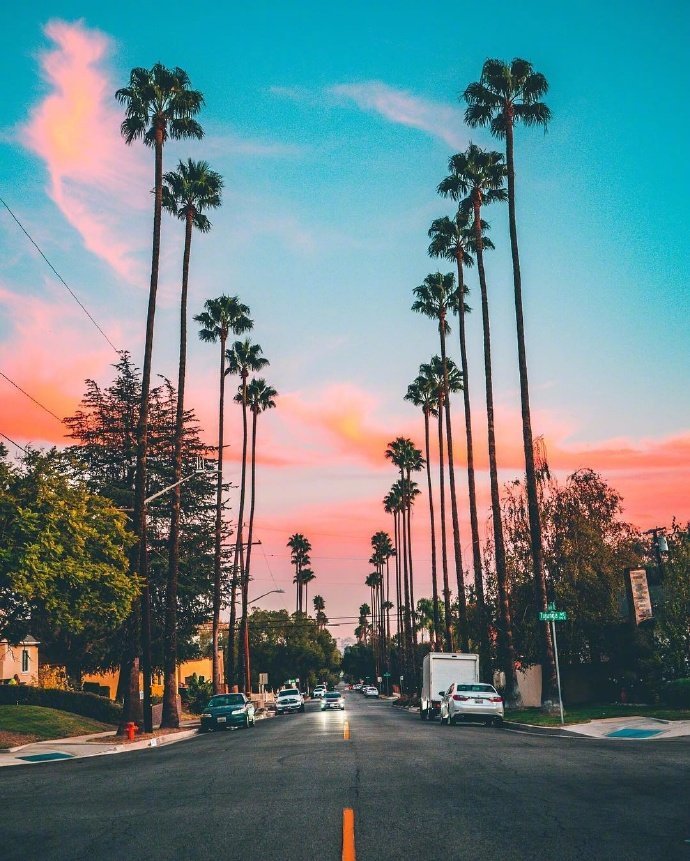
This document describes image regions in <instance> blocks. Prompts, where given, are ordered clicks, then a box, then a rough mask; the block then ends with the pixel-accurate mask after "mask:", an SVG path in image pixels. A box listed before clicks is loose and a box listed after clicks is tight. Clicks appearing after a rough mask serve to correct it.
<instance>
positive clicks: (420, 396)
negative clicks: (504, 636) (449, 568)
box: [405, 368, 441, 650]
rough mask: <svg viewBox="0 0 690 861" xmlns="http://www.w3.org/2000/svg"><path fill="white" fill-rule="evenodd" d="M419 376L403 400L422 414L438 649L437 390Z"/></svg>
mask: <svg viewBox="0 0 690 861" xmlns="http://www.w3.org/2000/svg"><path fill="white" fill-rule="evenodd" d="M419 370H420V372H419V376H418V377H417V378H416V379H415V380H414V381H413V382H412V383H410V385H409V386H408V387H407V394H406V395H405V400H406V401H410V403H412V404H414V406H416V407H421V408H422V413H423V414H424V447H425V451H426V480H427V490H428V493H429V522H430V527H431V593H432V601H433V616H434V631H433V639H434V644H435V648H436V649H437V650H438V649H439V648H440V643H441V628H440V619H441V617H440V614H439V610H438V570H437V564H436V518H435V516H434V493H433V487H432V483H431V447H430V434H429V416H434V417H436V416H438V392H437V390H436V389H435V387H434V386H433V385H431V384H430V381H429V380H428V379H427V378H425V377H424V376H422V369H421V368H420V369H419Z"/></svg>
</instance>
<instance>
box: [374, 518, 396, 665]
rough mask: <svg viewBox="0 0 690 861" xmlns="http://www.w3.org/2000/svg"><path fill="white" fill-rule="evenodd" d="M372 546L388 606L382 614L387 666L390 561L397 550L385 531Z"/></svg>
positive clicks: (383, 596)
mask: <svg viewBox="0 0 690 861" xmlns="http://www.w3.org/2000/svg"><path fill="white" fill-rule="evenodd" d="M371 545H372V547H373V548H374V560H375V564H376V566H377V571H378V572H379V573H380V574H381V577H382V583H383V585H382V592H383V594H382V599H383V604H386V605H388V606H387V607H384V608H382V609H383V610H384V611H385V615H384V614H383V613H382V617H381V624H382V635H381V636H382V640H383V643H384V652H385V654H384V658H385V662H386V666H388V664H389V663H390V637H391V625H390V612H389V611H390V609H391V608H392V606H393V605H392V604H391V602H390V566H389V561H390V558H391V556H393V555H395V550H394V547H393V542H392V541H391V537H390V535H389V534H388V533H387V532H384V531H383V530H379V531H378V532H375V533H374V534H373V535H372V537H371ZM384 568H385V571H386V574H385V579H383V572H384Z"/></svg>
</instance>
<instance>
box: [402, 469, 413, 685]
mask: <svg viewBox="0 0 690 861" xmlns="http://www.w3.org/2000/svg"><path fill="white" fill-rule="evenodd" d="M400 481H401V486H402V488H403V494H402V496H403V506H402V511H401V512H400V520H401V526H402V529H401V538H402V552H403V564H402V574H403V600H404V607H403V625H404V628H405V682H406V683H407V684H406V688H407V689H408V690H409V683H410V679H409V671H410V668H411V666H412V652H413V642H412V633H411V630H410V626H411V621H412V620H411V616H410V579H409V571H408V556H407V520H406V517H405V514H406V503H405V490H404V488H405V476H404V473H403V471H402V470H401V471H400Z"/></svg>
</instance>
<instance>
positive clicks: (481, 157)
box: [438, 144, 518, 701]
mask: <svg viewBox="0 0 690 861" xmlns="http://www.w3.org/2000/svg"><path fill="white" fill-rule="evenodd" d="M448 168H449V170H450V174H449V175H448V176H447V177H446V178H445V179H444V180H442V181H441V183H440V185H439V187H438V190H439V193H440V194H443V195H447V196H449V197H452V198H453V199H454V200H457V201H460V202H461V205H462V208H463V210H465V211H471V212H472V214H473V216H474V236H475V249H476V254H477V270H478V273H479V289H480V292H481V299H482V327H483V334H484V379H485V383H486V416H487V437H488V447H489V482H490V486H491V516H492V523H493V533H494V555H495V559H496V580H497V584H498V595H499V618H500V624H499V626H498V632H499V652H500V663H501V667H502V669H503V671H504V673H505V677H506V696H507V698H508V699H509V700H511V701H515V700H516V698H517V697H518V689H517V677H516V675H515V649H514V647H513V632H512V619H511V613H510V599H509V591H508V573H507V570H506V556H505V544H504V540H503V526H502V524H501V501H500V495H499V490H498V466H497V461H496V433H495V427H494V394H493V376H492V369H491V326H490V322H489V298H488V292H487V287H486V273H485V270H484V240H483V236H482V228H481V208H482V205H487V204H490V203H494V202H497V201H503V200H505V199H506V190H505V186H504V184H503V180H504V177H505V163H504V161H503V156H502V155H501V154H500V153H498V152H487V151H485V150H482V149H480V148H479V147H478V146H476V145H475V144H470V145H469V147H468V148H467V150H466V151H465V152H464V153H456V155H454V156H451V158H450V161H449V163H448ZM463 195H467V197H464V198H463Z"/></svg>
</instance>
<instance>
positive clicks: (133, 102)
mask: <svg viewBox="0 0 690 861" xmlns="http://www.w3.org/2000/svg"><path fill="white" fill-rule="evenodd" d="M115 98H116V99H117V100H118V102H120V104H122V105H124V107H125V119H124V120H123V121H122V124H121V126H120V131H121V133H122V136H123V137H124V139H125V143H127V144H131V143H132V142H133V141H135V140H142V141H143V142H144V144H145V145H146V146H149V147H152V148H153V151H154V187H153V190H154V198H153V243H152V248H151V279H150V283H149V302H148V311H147V315H146V338H145V343H144V362H143V366H142V372H141V402H140V409H139V420H138V423H137V466H136V473H135V477H134V513H133V522H134V532H135V534H136V537H137V543H136V544H135V545H134V546H133V548H132V551H131V560H132V570H133V573H138V575H139V576H140V578H141V579H142V581H143V589H142V597H141V623H140V624H139V620H138V618H137V619H135V621H134V628H135V629H136V630H135V631H134V636H133V637H132V638H131V640H132V646H133V650H134V651H135V652H136V653H137V654H132V656H131V657H132V660H130V661H129V662H128V663H129V666H130V684H129V686H128V688H127V692H126V696H125V702H124V708H123V713H122V724H121V726H120V729H118V732H120V731H122V732H124V725H125V723H127V722H129V721H130V720H135V719H136V717H137V712H138V710H139V661H138V647H137V641H138V640H139V628H141V652H142V669H143V674H144V701H143V708H144V728H145V730H146V731H147V732H151V731H152V729H153V726H152V716H151V617H150V612H151V602H150V594H149V587H148V575H147V561H146V503H145V499H146V454H147V443H148V422H149V392H150V388H151V357H152V354H153V329H154V320H155V315H156V294H157V292H158V262H159V257H160V239H161V210H162V205H163V146H164V144H165V142H166V141H167V140H168V138H171V139H172V140H180V139H182V138H201V137H203V134H204V132H203V129H202V128H201V126H200V125H199V123H198V122H197V121H196V120H195V119H194V117H195V116H196V115H197V114H198V113H199V111H200V110H201V107H202V105H203V103H204V97H203V95H202V94H201V92H200V91H199V90H192V89H191V87H190V80H189V76H188V75H187V73H186V72H185V71H184V69H180V68H178V67H175V68H174V69H167V68H166V67H165V66H163V65H162V64H161V63H156V64H155V65H154V66H153V67H152V68H151V69H143V68H141V67H137V68H134V69H132V70H131V72H130V75H129V86H127V87H122V88H120V89H119V90H117V92H116V93H115Z"/></svg>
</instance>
